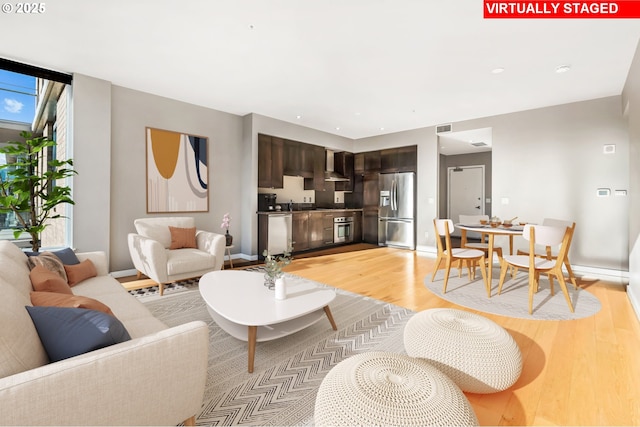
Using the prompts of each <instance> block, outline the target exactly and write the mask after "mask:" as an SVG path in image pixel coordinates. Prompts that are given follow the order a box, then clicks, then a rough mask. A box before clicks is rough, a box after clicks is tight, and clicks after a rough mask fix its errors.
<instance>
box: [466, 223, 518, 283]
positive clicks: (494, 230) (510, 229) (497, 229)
mask: <svg viewBox="0 0 640 427" xmlns="http://www.w3.org/2000/svg"><path fill="white" fill-rule="evenodd" d="M455 226H456V227H457V228H459V229H460V247H464V246H465V245H466V243H467V232H468V231H475V232H476V233H480V234H481V235H485V234H486V235H487V236H488V242H487V243H488V246H489V249H488V251H487V258H488V259H489V268H488V270H489V271H487V283H488V284H489V289H491V279H492V276H493V274H492V270H493V268H492V265H493V252H494V238H495V236H508V237H509V254H510V255H513V236H521V235H522V230H523V229H524V225H512V226H507V227H505V226H504V225H498V226H493V225H490V224H455Z"/></svg>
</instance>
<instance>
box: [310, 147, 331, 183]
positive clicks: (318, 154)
mask: <svg viewBox="0 0 640 427" xmlns="http://www.w3.org/2000/svg"><path fill="white" fill-rule="evenodd" d="M310 153H311V156H312V159H313V178H305V180H304V189H305V190H316V191H325V190H326V188H325V183H326V181H325V180H324V170H325V151H324V148H323V147H320V146H318V145H313V146H312V148H311V149H310ZM331 188H333V187H331Z"/></svg>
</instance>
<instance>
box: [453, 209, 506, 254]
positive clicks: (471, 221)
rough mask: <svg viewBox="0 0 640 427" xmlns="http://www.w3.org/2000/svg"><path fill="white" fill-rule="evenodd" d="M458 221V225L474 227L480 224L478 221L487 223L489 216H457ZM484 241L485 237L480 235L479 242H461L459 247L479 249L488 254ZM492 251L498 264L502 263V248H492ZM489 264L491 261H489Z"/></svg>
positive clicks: (485, 241) (486, 244) (487, 246)
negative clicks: (496, 255) (496, 257)
mask: <svg viewBox="0 0 640 427" xmlns="http://www.w3.org/2000/svg"><path fill="white" fill-rule="evenodd" d="M458 220H459V222H460V224H465V225H476V224H480V220H486V221H487V222H489V215H458ZM467 237H468V233H467ZM486 239H487V235H486V234H481V235H480V241H479V242H469V241H463V242H461V246H462V247H463V248H469V249H479V250H481V251H484V252H485V253H489V244H488V243H487V240H486ZM493 250H494V251H495V253H497V254H498V259H499V260H500V262H502V248H501V247H500V246H494V248H493ZM489 262H490V263H491V262H492V260H489Z"/></svg>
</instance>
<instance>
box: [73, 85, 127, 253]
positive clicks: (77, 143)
mask: <svg viewBox="0 0 640 427" xmlns="http://www.w3.org/2000/svg"><path fill="white" fill-rule="evenodd" d="M72 90H73V104H72V106H71V115H72V117H73V119H72V120H71V126H72V129H73V130H72V132H71V133H70V135H71V138H70V139H69V143H70V145H71V151H72V152H73V160H74V163H73V166H74V169H75V170H76V171H77V172H78V175H77V177H75V178H74V179H73V183H72V191H73V199H74V201H75V205H74V206H73V207H72V210H73V214H72V215H73V224H72V230H71V235H72V242H73V245H74V247H75V248H76V249H77V250H78V251H80V252H86V251H94V250H103V251H105V252H106V253H107V254H111V251H110V249H111V248H110V241H111V236H112V234H111V230H110V216H111V201H112V197H111V196H112V187H111V175H112V169H111V164H112V163H111V162H112V159H111V144H112V138H111V84H110V83H109V82H107V81H105V80H99V79H95V78H92V77H87V76H83V75H80V74H75V75H74V76H73V88H72ZM114 190H116V191H122V189H114Z"/></svg>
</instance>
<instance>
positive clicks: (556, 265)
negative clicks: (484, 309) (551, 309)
mask: <svg viewBox="0 0 640 427" xmlns="http://www.w3.org/2000/svg"><path fill="white" fill-rule="evenodd" d="M574 228H575V223H573V224H572V226H571V227H551V226H547V225H532V224H527V225H525V226H524V229H523V231H522V236H523V237H524V238H525V239H526V240H528V241H529V253H528V255H506V256H504V257H503V259H502V266H501V269H500V282H499V284H498V295H500V293H501V292H502V286H503V285H504V279H505V276H506V275H507V269H508V268H509V266H512V267H515V268H523V269H527V270H528V272H529V314H532V313H533V294H534V293H536V292H537V291H538V285H539V282H540V274H541V273H542V274H546V275H547V276H548V277H549V286H550V288H551V295H553V277H554V276H555V278H556V279H558V282H560V288H561V289H562V293H563V294H564V297H565V299H566V301H567V305H569V310H571V312H572V313H573V305H572V304H571V298H570V297H569V291H568V290H567V284H566V283H565V281H564V274H563V272H562V265H563V263H564V260H565V257H566V255H567V251H568V250H569V242H570V241H571V236H572V234H573V230H574ZM536 244H539V245H543V246H559V247H560V249H559V252H558V255H557V257H556V258H555V259H547V258H541V257H537V256H536V255H535V252H536V251H535V246H536Z"/></svg>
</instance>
